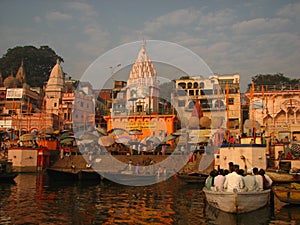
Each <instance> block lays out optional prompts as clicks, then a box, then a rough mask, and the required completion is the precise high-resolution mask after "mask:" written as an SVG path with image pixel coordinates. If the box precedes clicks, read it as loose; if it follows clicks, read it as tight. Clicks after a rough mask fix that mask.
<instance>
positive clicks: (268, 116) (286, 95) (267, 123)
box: [244, 85, 300, 140]
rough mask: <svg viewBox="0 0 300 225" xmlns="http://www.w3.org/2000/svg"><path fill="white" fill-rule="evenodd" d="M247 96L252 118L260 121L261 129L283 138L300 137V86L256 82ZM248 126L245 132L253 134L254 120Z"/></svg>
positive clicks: (268, 133) (267, 133)
mask: <svg viewBox="0 0 300 225" xmlns="http://www.w3.org/2000/svg"><path fill="white" fill-rule="evenodd" d="M245 97H246V102H247V103H248V105H249V118H250V120H251V121H257V122H258V124H257V123H255V124H256V125H255V128H256V129H259V130H257V132H264V131H265V133H266V135H267V136H269V135H271V136H274V137H277V138H278V139H279V140H280V139H283V138H284V137H286V136H288V137H289V138H292V137H291V135H296V138H297V139H298V140H300V125H299V124H300V85H263V86H255V85H253V86H252V87H251V88H250V90H248V91H247V92H246V93H245ZM245 126H246V127H244V132H246V133H251V132H252V129H251V123H250V125H249V124H248V125H247V124H245ZM292 132H293V134H292Z"/></svg>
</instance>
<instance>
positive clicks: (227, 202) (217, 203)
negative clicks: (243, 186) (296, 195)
mask: <svg viewBox="0 0 300 225" xmlns="http://www.w3.org/2000/svg"><path fill="white" fill-rule="evenodd" d="M203 191H204V193H205V198H206V201H207V203H208V204H209V205H211V206H213V207H215V208H217V209H220V210H221V211H224V212H228V213H236V214H240V213H246V212H251V211H254V210H257V209H260V208H262V207H264V206H266V205H267V204H268V203H269V200H270V192H271V190H264V191H261V192H259V191H256V192H216V191H209V190H208V189H206V188H203Z"/></svg>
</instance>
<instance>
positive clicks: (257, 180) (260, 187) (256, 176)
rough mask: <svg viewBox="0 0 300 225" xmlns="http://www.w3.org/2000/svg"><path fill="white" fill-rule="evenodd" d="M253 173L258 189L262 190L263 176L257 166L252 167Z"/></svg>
mask: <svg viewBox="0 0 300 225" xmlns="http://www.w3.org/2000/svg"><path fill="white" fill-rule="evenodd" d="M253 174H254V176H255V179H256V182H257V185H258V191H263V190H264V182H263V177H262V176H261V175H260V174H259V173H258V168H257V167H254V168H253Z"/></svg>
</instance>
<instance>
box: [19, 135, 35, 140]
mask: <svg viewBox="0 0 300 225" xmlns="http://www.w3.org/2000/svg"><path fill="white" fill-rule="evenodd" d="M35 139H36V135H35V134H32V133H30V134H23V135H22V136H21V137H20V141H32V140H35Z"/></svg>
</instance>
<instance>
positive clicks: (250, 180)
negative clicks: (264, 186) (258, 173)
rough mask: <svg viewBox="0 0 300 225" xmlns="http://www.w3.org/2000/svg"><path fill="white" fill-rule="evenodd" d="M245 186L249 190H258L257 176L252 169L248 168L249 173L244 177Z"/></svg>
mask: <svg viewBox="0 0 300 225" xmlns="http://www.w3.org/2000/svg"><path fill="white" fill-rule="evenodd" d="M244 183H245V188H246V189H247V191H255V190H258V183H257V182H256V178H255V176H254V175H253V174H252V169H248V170H247V175H246V176H245V177H244Z"/></svg>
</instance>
